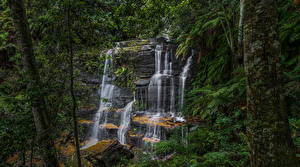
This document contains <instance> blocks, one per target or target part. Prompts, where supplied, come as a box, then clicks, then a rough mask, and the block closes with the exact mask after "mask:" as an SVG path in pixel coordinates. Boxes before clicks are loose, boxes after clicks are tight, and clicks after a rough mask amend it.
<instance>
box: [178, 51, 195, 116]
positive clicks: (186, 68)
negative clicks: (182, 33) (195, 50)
mask: <svg viewBox="0 0 300 167" xmlns="http://www.w3.org/2000/svg"><path fill="white" fill-rule="evenodd" d="M191 63H192V56H190V57H189V58H188V60H187V62H186V64H185V66H184V67H183V70H182V72H181V73H180V80H179V86H180V89H179V90H180V92H179V94H180V102H179V109H180V111H181V110H182V107H183V102H184V91H185V81H186V78H187V77H188V72H189V69H190V66H191Z"/></svg>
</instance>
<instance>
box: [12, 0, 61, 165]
mask: <svg viewBox="0 0 300 167" xmlns="http://www.w3.org/2000/svg"><path fill="white" fill-rule="evenodd" d="M8 3H9V6H10V10H11V15H12V17H13V20H14V23H15V26H16V30H17V31H18V33H19V36H20V50H21V52H22V55H23V58H24V59H23V60H24V67H23V68H24V71H25V75H26V80H27V81H28V86H27V88H28V90H27V92H28V96H29V97H30V101H31V105H32V112H33V116H34V122H35V127H36V130H37V139H38V146H39V151H40V154H41V157H42V159H43V162H44V166H46V167H56V166H58V161H57V158H56V152H55V147H54V143H53V140H52V139H51V136H50V134H51V132H50V129H51V128H50V123H49V120H48V116H47V110H46V106H45V101H44V96H43V94H42V93H40V90H41V89H40V86H39V84H40V77H39V74H38V70H37V68H36V65H35V64H36V62H35V57H34V52H33V45H32V38H31V34H30V31H29V26H28V21H27V16H26V11H25V7H24V2H23V0H8Z"/></svg>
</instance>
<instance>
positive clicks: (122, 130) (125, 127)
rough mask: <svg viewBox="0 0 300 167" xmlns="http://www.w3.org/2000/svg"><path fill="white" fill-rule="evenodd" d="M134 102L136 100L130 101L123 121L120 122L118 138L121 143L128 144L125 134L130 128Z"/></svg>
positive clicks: (122, 116) (125, 109)
mask: <svg viewBox="0 0 300 167" xmlns="http://www.w3.org/2000/svg"><path fill="white" fill-rule="evenodd" d="M133 104H134V101H132V102H130V103H128V104H127V105H126V106H125V108H124V110H123V112H122V115H121V123H120V127H119V130H118V139H119V141H120V143H121V144H126V138H125V134H126V132H127V131H128V129H129V126H130V118H131V111H132V106H133Z"/></svg>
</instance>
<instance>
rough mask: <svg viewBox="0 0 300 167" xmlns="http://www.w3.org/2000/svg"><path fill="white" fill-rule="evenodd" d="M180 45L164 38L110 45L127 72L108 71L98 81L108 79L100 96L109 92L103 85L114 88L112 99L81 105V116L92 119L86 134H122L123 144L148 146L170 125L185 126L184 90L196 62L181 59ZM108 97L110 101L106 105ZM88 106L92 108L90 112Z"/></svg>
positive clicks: (118, 65)
mask: <svg viewBox="0 0 300 167" xmlns="http://www.w3.org/2000/svg"><path fill="white" fill-rule="evenodd" d="M175 51H176V46H175V45H174V44H172V43H168V42H166V41H165V40H164V39H156V40H136V41H124V42H119V43H118V47H116V48H114V49H112V50H110V51H109V52H108V53H109V54H110V55H111V57H112V59H113V61H112V62H113V65H111V66H112V69H113V70H116V69H125V72H124V71H123V73H121V75H115V74H117V72H116V71H114V72H113V73H109V71H104V75H106V76H105V77H102V81H99V82H98V83H99V84H100V85H103V84H105V85H104V86H100V90H98V93H99V95H100V97H102V98H103V95H101V93H102V94H103V92H105V91H106V93H107V90H101V89H107V88H108V87H110V88H111V87H113V88H112V89H111V90H110V93H109V96H107V97H109V98H108V99H105V101H103V100H101V99H100V100H98V103H96V104H95V105H96V106H97V107H96V108H98V109H97V110H95V109H94V110H91V111H88V109H82V110H81V111H80V116H81V117H83V118H84V119H88V121H81V123H82V126H83V127H84V133H85V134H84V137H85V138H86V139H87V140H91V137H92V138H96V139H97V140H98V141H99V140H103V139H112V138H118V139H119V140H120V142H121V143H122V144H129V145H134V146H143V145H144V144H145V143H147V142H150V143H153V142H159V141H160V140H165V139H167V138H168V135H169V133H168V132H169V130H170V129H173V128H175V127H176V126H181V125H182V121H183V120H182V117H181V107H182V105H183V100H184V92H185V91H186V90H187V89H189V87H190V84H189V83H190V82H189V81H190V80H191V79H190V75H189V73H190V72H189V69H190V68H192V67H190V66H193V64H194V63H193V61H192V58H188V57H187V58H186V59H185V60H183V61H182V60H180V58H179V59H176V58H175V56H174V55H175ZM107 69H109V68H107ZM107 69H106V70H107ZM108 78H109V79H108ZM100 80H101V79H100ZM103 80H105V81H103ZM125 82H126V84H125ZM107 85H110V86H107ZM111 85H113V86H111ZM120 85H122V86H120ZM124 85H125V86H124ZM128 85H129V86H128ZM99 102H100V104H99ZM130 102H131V103H132V105H131V106H130V108H129V107H128V105H129V104H130ZM101 103H102V105H101ZM103 103H105V104H106V105H107V104H109V106H108V107H106V106H105V107H103ZM87 112H90V113H92V114H90V115H89V117H86V116H84V113H87ZM97 113H98V116H97ZM91 115H93V116H91ZM95 122H96V123H95ZM97 124H99V125H97ZM91 129H93V130H91ZM95 129H96V130H95ZM93 133H94V134H93ZM95 133H96V134H95ZM97 140H96V141H97ZM93 144H94V143H93Z"/></svg>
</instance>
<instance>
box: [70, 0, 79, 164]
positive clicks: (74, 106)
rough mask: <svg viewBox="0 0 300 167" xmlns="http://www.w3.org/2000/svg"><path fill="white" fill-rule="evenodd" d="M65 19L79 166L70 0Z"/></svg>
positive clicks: (77, 154)
mask: <svg viewBox="0 0 300 167" xmlns="http://www.w3.org/2000/svg"><path fill="white" fill-rule="evenodd" d="M67 19H68V37H69V58H70V77H71V85H70V91H71V96H72V102H73V110H72V116H73V126H74V136H75V146H76V156H77V165H78V167H81V159H80V146H79V138H78V125H77V124H78V123H77V116H76V110H77V103H76V98H75V94H74V75H73V42H72V36H71V25H70V0H69V6H68V15H67Z"/></svg>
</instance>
